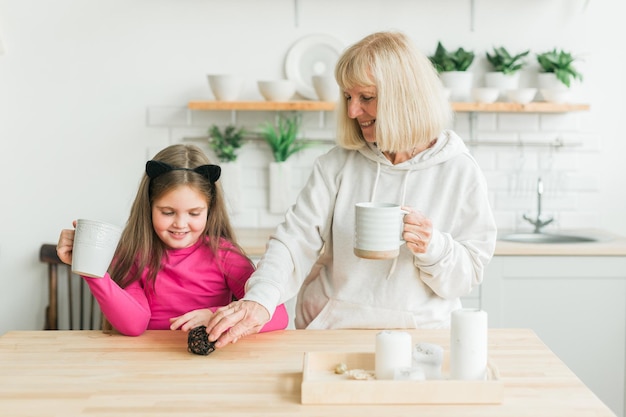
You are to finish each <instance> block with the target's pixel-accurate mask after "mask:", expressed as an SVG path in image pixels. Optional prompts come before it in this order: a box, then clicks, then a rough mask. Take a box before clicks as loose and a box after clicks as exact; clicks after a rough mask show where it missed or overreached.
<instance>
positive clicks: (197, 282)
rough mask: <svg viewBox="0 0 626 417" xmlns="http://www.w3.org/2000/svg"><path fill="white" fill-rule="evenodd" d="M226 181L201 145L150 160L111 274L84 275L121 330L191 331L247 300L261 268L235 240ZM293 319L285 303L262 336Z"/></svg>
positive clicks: (63, 240) (68, 245)
mask: <svg viewBox="0 0 626 417" xmlns="http://www.w3.org/2000/svg"><path fill="white" fill-rule="evenodd" d="M219 177H220V167H219V166H216V165H211V164H210V162H209V160H208V158H207V157H206V155H205V154H204V153H203V152H202V151H201V150H200V149H199V148H198V147H196V146H193V145H172V146H169V147H167V148H165V149H163V150H162V151H160V152H159V153H157V154H156V155H155V156H154V159H153V160H151V161H148V162H147V163H146V171H145V174H144V175H143V177H142V179H141V183H140V185H139V190H138V192H137V196H136V197H135V201H134V203H133V206H132V208H131V212H130V217H129V219H128V222H127V224H126V227H125V229H124V231H123V233H122V237H121V239H120V242H119V244H118V246H117V249H116V252H115V256H114V260H113V262H112V263H111V266H110V268H109V272H108V273H107V274H106V275H105V276H104V278H89V277H83V279H84V280H85V281H86V282H87V284H88V285H89V288H90V289H91V292H92V293H93V295H94V297H95V298H96V300H98V303H99V305H100V309H101V310H102V313H103V315H104V316H105V317H106V319H107V320H108V322H109V323H110V325H111V326H113V328H115V329H116V330H117V331H119V332H120V333H122V334H125V335H128V336H137V335H140V334H142V333H143V332H144V331H145V330H146V329H152V330H164V329H171V330H176V329H181V330H184V331H188V330H190V329H192V328H194V327H197V326H201V325H206V324H207V323H208V321H209V319H210V317H211V315H212V314H213V312H214V311H215V310H216V309H217V308H219V307H221V306H225V305H227V304H228V303H230V302H231V301H232V300H233V299H240V298H241V297H243V295H244V286H245V284H246V281H247V280H248V278H249V277H250V275H251V274H252V272H253V271H254V265H253V264H252V262H251V261H250V260H249V259H248V258H247V257H246V256H245V255H244V254H243V252H242V250H241V249H240V248H239V246H238V245H237V243H236V241H235V236H234V234H233V230H232V227H231V225H230V221H229V219H228V214H227V212H226V208H225V203H224V197H223V194H222V190H221V186H220V185H219V184H218V183H217V180H218V179H219ZM74 227H76V222H75V221H74ZM73 242H74V230H69V229H65V230H63V231H61V235H60V237H59V243H58V246H57V253H58V255H59V258H61V260H62V261H63V262H65V263H67V264H71V263H72V245H73ZM287 321H288V316H287V312H286V310H285V307H284V306H283V305H280V306H279V307H278V308H276V311H275V312H274V314H273V317H272V319H271V320H270V321H269V322H268V323H267V324H266V325H264V326H263V327H262V328H258V329H256V331H259V330H260V331H271V330H278V329H284V328H285V327H286V326H287Z"/></svg>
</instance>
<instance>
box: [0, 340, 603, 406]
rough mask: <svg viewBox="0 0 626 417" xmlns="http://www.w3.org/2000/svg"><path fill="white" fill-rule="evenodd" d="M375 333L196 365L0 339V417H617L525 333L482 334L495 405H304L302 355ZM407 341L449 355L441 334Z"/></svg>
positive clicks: (144, 354)
mask: <svg viewBox="0 0 626 417" xmlns="http://www.w3.org/2000/svg"><path fill="white" fill-rule="evenodd" d="M377 332H378V331H377V330H329V331H322V330H285V331H278V332H273V333H263V334H257V335H252V336H249V337H246V338H244V339H242V340H240V341H239V342H238V343H237V344H235V345H230V346H228V347H225V348H222V349H220V350H218V351H215V352H213V353H212V354H210V355H209V356H198V355H194V354H191V353H188V352H187V335H186V333H183V332H180V331H148V332H146V333H145V334H144V335H142V336H139V337H126V336H121V335H109V334H104V333H102V332H100V331H13V332H9V333H7V334H5V335H3V336H2V337H0V416H3V417H20V416H64V417H67V416H116V417H122V416H151V417H153V416H170V417H172V416H177V417H178V416H222V417H223V416H246V417H248V416H252V415H254V416H272V417H279V416H321V417H323V416H337V417H344V416H345V417H349V416H376V417H383V416H420V417H423V416H438V417H445V416H463V417H471V416H480V417H489V416H529V417H530V416H532V417H541V416H545V417H548V416H554V417H557V416H558V417H564V416H567V417H579V416H595V417H598V416H614V414H613V413H612V412H611V411H610V410H609V408H608V407H606V406H605V405H604V404H603V403H602V402H601V401H600V400H599V399H598V398H597V397H596V396H595V395H594V394H593V393H592V392H591V391H590V390H589V389H588V388H587V387H585V385H583V383H582V382H581V381H580V380H579V379H578V378H577V377H576V376H575V375H574V374H573V373H572V372H571V371H570V370H569V369H568V368H567V367H566V366H565V365H564V364H563V363H562V362H561V361H560V360H559V359H558V358H557V357H556V356H555V355H554V354H553V353H552V352H551V351H550V350H549V349H548V348H546V346H545V345H544V344H543V343H542V342H541V340H540V339H539V338H538V337H537V336H536V335H535V334H534V333H533V332H532V331H530V330H526V329H491V330H490V332H489V350H490V358H491V360H492V361H493V362H494V363H495V364H496V365H497V367H498V369H499V372H500V378H501V380H502V381H503V383H504V398H503V401H502V403H501V404H495V405H494V404H492V405H363V404H360V405H302V404H301V402H300V384H301V383H302V364H303V353H304V352H305V351H337V352H373V351H374V340H375V334H376V333H377ZM409 332H410V333H411V334H412V336H413V341H414V342H431V343H437V344H440V345H442V346H443V347H444V349H448V347H449V340H448V338H449V332H448V331H445V330H411V331H409Z"/></svg>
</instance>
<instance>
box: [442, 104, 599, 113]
mask: <svg viewBox="0 0 626 417" xmlns="http://www.w3.org/2000/svg"><path fill="white" fill-rule="evenodd" d="M452 109H453V110H454V111H456V112H468V113H469V112H491V113H505V112H509V113H566V112H571V111H584V110H589V105H588V104H569V103H547V102H545V101H533V102H530V103H528V104H519V103H504V102H495V103H452Z"/></svg>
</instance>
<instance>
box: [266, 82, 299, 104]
mask: <svg viewBox="0 0 626 417" xmlns="http://www.w3.org/2000/svg"><path fill="white" fill-rule="evenodd" d="M258 86H259V91H260V92H261V95H262V96H263V97H264V98H265V100H267V101H289V99H290V98H291V97H293V95H294V94H295V93H296V83H295V82H293V81H291V80H271V81H259V82H258Z"/></svg>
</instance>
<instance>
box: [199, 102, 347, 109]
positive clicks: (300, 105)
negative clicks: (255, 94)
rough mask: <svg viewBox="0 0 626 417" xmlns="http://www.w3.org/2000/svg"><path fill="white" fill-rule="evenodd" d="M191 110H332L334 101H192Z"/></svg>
mask: <svg viewBox="0 0 626 417" xmlns="http://www.w3.org/2000/svg"><path fill="white" fill-rule="evenodd" d="M188 108H189V109H190V110H256V111H273V110H275V111H296V110H299V111H332V110H335V103H334V102H332V101H305V100H303V101H215V100H212V101H190V102H189V105H188Z"/></svg>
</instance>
